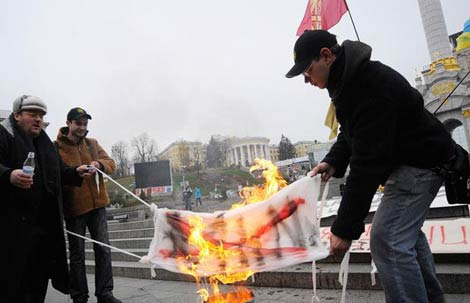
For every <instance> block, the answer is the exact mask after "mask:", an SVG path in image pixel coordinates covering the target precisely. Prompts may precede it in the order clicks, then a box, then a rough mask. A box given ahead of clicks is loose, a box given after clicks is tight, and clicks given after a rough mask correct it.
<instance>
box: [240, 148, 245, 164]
mask: <svg viewBox="0 0 470 303" xmlns="http://www.w3.org/2000/svg"><path fill="white" fill-rule="evenodd" d="M244 147H246V146H245V145H240V151H241V153H240V154H241V155H242V159H241V160H242V166H245V165H246V158H245V150H244V149H245V148H244Z"/></svg>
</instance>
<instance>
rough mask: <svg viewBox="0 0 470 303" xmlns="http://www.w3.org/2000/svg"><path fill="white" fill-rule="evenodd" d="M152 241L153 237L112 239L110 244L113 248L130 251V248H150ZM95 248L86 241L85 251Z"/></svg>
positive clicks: (91, 243)
mask: <svg viewBox="0 0 470 303" xmlns="http://www.w3.org/2000/svg"><path fill="white" fill-rule="evenodd" d="M150 241H152V237H145V238H124V239H111V240H109V244H110V245H111V246H114V247H117V248H121V249H128V248H147V249H148V248H149V246H150ZM91 248H93V242H91V241H85V249H91Z"/></svg>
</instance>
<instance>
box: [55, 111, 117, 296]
mask: <svg viewBox="0 0 470 303" xmlns="http://www.w3.org/2000/svg"><path fill="white" fill-rule="evenodd" d="M89 120H91V116H90V115H89V114H88V113H87V112H86V111H85V110H84V109H82V108H79V107H76V108H72V109H71V110H70V111H69V113H68V114H67V122H66V123H67V126H66V127H63V128H61V129H60V130H59V134H58V136H57V140H56V146H57V149H58V152H59V155H60V157H61V158H62V160H63V161H64V163H66V164H67V165H81V164H87V165H90V166H92V167H91V168H90V170H91V171H94V170H95V169H96V168H98V169H100V170H102V171H104V172H105V173H106V174H112V173H113V172H114V170H115V169H116V164H115V163H114V161H113V159H111V158H110V157H109V156H108V154H107V153H106V151H105V150H104V149H103V148H102V147H101V146H100V145H99V144H98V142H97V141H96V140H95V139H91V138H86V135H87V133H88V130H87V129H88V121H89ZM108 204H109V197H108V194H107V193H106V189H105V187H104V182H103V176H102V175H100V174H98V173H95V174H93V175H92V176H88V177H85V178H84V180H83V183H82V186H81V187H65V188H64V213H65V222H66V225H67V229H68V230H69V231H71V232H74V233H77V234H80V235H83V236H84V235H85V230H86V228H87V227H88V230H89V232H90V235H91V238H92V239H94V240H96V241H99V242H102V243H106V244H109V239H108V227H107V222H106V208H105V207H106V206H107V205H108ZM68 239H69V251H70V284H71V285H70V295H71V297H72V299H73V302H74V303H84V302H87V301H88V297H89V296H88V284H87V279H86V269H85V241H84V240H83V239H81V238H78V237H76V236H73V235H69V236H68ZM93 250H94V252H95V275H96V278H95V283H96V285H95V286H96V291H95V295H96V297H97V298H98V303H119V302H121V301H120V300H118V299H116V298H115V297H114V296H113V293H112V291H113V274H112V268H111V251H110V249H109V248H107V247H104V246H101V245H97V244H93Z"/></svg>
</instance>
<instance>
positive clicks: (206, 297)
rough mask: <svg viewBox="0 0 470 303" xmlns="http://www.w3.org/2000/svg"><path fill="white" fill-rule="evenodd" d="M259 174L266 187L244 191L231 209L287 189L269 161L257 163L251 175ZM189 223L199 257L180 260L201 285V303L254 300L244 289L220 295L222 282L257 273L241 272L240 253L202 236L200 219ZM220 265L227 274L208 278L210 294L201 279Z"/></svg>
mask: <svg viewBox="0 0 470 303" xmlns="http://www.w3.org/2000/svg"><path fill="white" fill-rule="evenodd" d="M258 170H261V171H262V176H263V177H264V179H265V184H264V185H262V186H254V187H245V188H243V191H242V196H243V201H241V202H239V203H237V204H234V205H233V206H232V208H238V207H243V206H245V205H247V204H251V203H256V202H260V201H264V200H267V199H268V198H269V197H271V196H272V195H273V194H275V193H276V192H278V191H279V190H280V189H281V188H283V187H285V186H286V185H287V182H286V181H285V180H284V179H283V178H282V177H281V176H280V174H279V171H278V169H277V167H276V166H275V165H274V164H272V163H271V162H270V161H267V160H263V159H256V160H255V165H254V166H252V167H251V168H250V172H253V171H258ZM188 223H189V226H190V235H189V238H188V244H189V245H190V246H193V247H195V248H196V249H197V251H198V255H197V257H195V256H194V255H192V256H191V255H188V256H186V257H184V258H180V259H179V261H180V262H179V268H180V270H181V272H184V273H186V274H188V275H191V276H193V277H194V278H195V279H196V283H197V285H198V291H197V293H198V294H199V296H200V298H201V302H204V303H244V302H247V301H249V300H250V299H252V298H253V293H252V292H251V291H250V290H249V289H247V288H245V287H243V286H237V287H236V288H235V287H234V288H233V289H232V291H230V292H228V293H226V294H221V293H220V290H219V281H220V282H222V283H223V284H231V283H235V282H239V281H246V280H247V279H248V278H249V277H250V276H251V275H253V274H254V273H255V271H253V270H246V271H243V272H239V270H240V268H241V267H242V265H241V264H240V263H239V262H238V261H234V260H240V259H241V258H240V257H241V254H242V252H241V251H239V250H237V249H225V248H224V247H223V244H222V243H219V244H214V243H213V242H211V241H208V240H207V239H205V238H204V233H203V232H204V229H205V227H206V226H205V224H204V222H203V220H202V218H201V217H198V216H193V217H189V218H188ZM229 228H230V227H229ZM247 241H252V242H253V243H251V244H252V246H253V247H255V246H257V245H258V244H257V243H256V239H251V240H250V235H248V240H247ZM188 261H189V263H190V264H191V265H190V266H189V267H188V265H187V264H188ZM193 261H194V262H193ZM221 261H222V262H223V263H224V273H223V274H217V275H212V276H210V277H209V283H210V291H209V289H208V288H204V287H203V286H202V282H201V276H207V274H206V273H207V272H213V271H216V270H214V269H215V268H216V267H220V262H221ZM204 280H205V279H204ZM211 293H212V294H211Z"/></svg>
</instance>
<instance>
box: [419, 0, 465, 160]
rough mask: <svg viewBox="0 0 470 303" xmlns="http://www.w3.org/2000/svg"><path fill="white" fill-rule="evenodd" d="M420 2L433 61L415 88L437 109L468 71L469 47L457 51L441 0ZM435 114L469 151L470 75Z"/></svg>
mask: <svg viewBox="0 0 470 303" xmlns="http://www.w3.org/2000/svg"><path fill="white" fill-rule="evenodd" d="M418 4H419V8H420V12H421V18H422V21H423V26H424V32H425V35H426V42H427V45H428V51H429V55H430V59H431V64H430V65H429V66H426V67H425V68H424V69H423V71H422V72H421V75H417V77H416V79H415V81H416V89H417V90H418V91H419V92H420V93H421V94H422V95H423V98H424V104H425V107H426V108H427V109H428V110H429V111H430V112H431V113H434V112H435V111H436V109H437V108H438V107H439V106H440V105H441V104H442V102H443V101H444V100H445V99H446V97H447V96H448V95H449V93H450V92H452V91H453V90H454V88H455V87H456V86H457V84H458V83H459V82H460V81H461V80H462V79H463V78H464V77H465V75H467V73H468V72H469V70H470V47H467V48H464V49H459V51H455V47H453V45H452V44H451V41H450V39H449V35H448V33H447V28H446V24H445V20H444V14H443V12H442V6H441V2H440V0H418ZM467 22H468V21H467ZM454 36H455V35H454ZM454 46H455V45H454ZM436 117H437V118H438V119H439V120H440V121H441V122H442V123H443V124H444V125H445V126H446V128H447V129H448V130H449V132H450V133H451V134H452V137H453V138H454V140H455V141H456V142H457V143H459V144H460V145H461V146H462V147H464V148H465V149H466V150H467V151H468V150H469V146H470V76H468V77H467V78H465V79H464V80H463V82H462V83H461V84H460V86H459V87H457V89H456V90H455V91H454V92H453V94H452V96H451V97H450V98H449V99H448V100H446V101H445V102H444V104H443V105H442V107H441V108H440V109H439V110H438V112H437V113H436Z"/></svg>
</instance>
